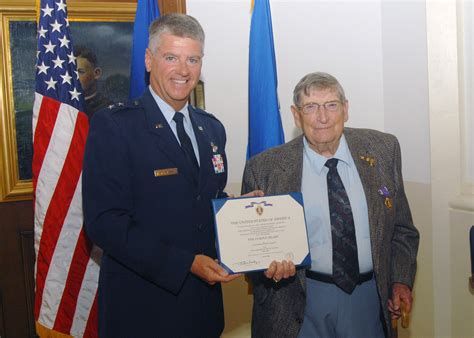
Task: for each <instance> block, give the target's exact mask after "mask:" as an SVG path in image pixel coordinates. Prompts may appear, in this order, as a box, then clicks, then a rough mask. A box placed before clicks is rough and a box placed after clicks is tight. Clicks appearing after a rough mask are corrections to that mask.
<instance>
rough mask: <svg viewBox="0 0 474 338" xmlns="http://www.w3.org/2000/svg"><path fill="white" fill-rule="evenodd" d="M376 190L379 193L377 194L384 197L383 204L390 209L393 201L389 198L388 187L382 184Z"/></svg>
mask: <svg viewBox="0 0 474 338" xmlns="http://www.w3.org/2000/svg"><path fill="white" fill-rule="evenodd" d="M377 192H378V193H379V195H381V196H382V197H384V201H383V203H384V204H385V207H387V208H388V209H392V207H393V203H392V199H391V198H390V191H388V188H387V187H386V186H383V187H381V188H380V189H379V190H377Z"/></svg>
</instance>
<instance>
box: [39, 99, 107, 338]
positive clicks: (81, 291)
mask: <svg viewBox="0 0 474 338" xmlns="http://www.w3.org/2000/svg"><path fill="white" fill-rule="evenodd" d="M88 128H89V123H88V120H87V116H86V115H85V114H84V113H83V112H80V111H78V110H77V109H76V108H74V107H72V106H70V105H68V104H65V103H61V102H58V101H56V100H54V99H51V98H49V97H46V96H42V95H40V94H38V93H36V94H35V103H34V107H33V146H34V155H33V186H34V191H35V194H34V197H35V204H34V209H35V216H34V220H35V252H36V257H37V260H36V265H35V273H36V297H35V318H36V320H37V321H38V322H39V323H40V324H42V325H43V326H45V327H47V328H51V329H54V330H56V331H59V332H63V333H68V334H70V335H72V336H74V337H83V336H84V337H96V336H97V309H96V306H97V300H96V293H97V284H98V276H99V261H100V250H98V249H97V248H93V246H92V244H91V243H90V241H89V240H88V239H87V238H86V236H85V233H84V229H83V214H82V192H81V174H82V161H83V155H84V148H85V143H86V137H87V132H88ZM88 330H89V331H88Z"/></svg>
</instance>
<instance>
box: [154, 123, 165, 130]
mask: <svg viewBox="0 0 474 338" xmlns="http://www.w3.org/2000/svg"><path fill="white" fill-rule="evenodd" d="M161 128H163V125H162V124H161V123H157V124H155V129H161Z"/></svg>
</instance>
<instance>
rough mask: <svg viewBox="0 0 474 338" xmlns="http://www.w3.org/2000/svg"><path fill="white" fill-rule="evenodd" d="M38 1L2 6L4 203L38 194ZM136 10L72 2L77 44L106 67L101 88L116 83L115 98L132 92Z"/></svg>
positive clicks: (0, 179)
mask: <svg viewBox="0 0 474 338" xmlns="http://www.w3.org/2000/svg"><path fill="white" fill-rule="evenodd" d="M35 6H36V4H35V0H3V1H2V4H1V5H0V27H1V28H0V32H1V35H0V81H1V82H0V137H1V141H0V142H1V144H0V202H9V201H19V200H28V199H32V197H33V194H32V192H33V183H32V178H31V159H32V139H31V137H32V136H31V135H32V131H31V128H32V123H31V115H32V106H33V101H34V88H35V72H36V69H35V57H36V54H35V51H36V7H35ZM135 9H136V2H109V1H106V2H105V1H104V2H82V1H81V2H77V1H71V0H70V1H68V18H69V21H70V25H71V36H72V39H73V44H74V47H76V46H78V45H82V46H86V47H88V48H91V49H93V50H94V51H95V52H96V54H97V59H98V61H99V62H98V63H99V66H100V67H101V68H102V70H103V75H102V78H103V83H102V84H101V83H100V80H99V84H98V86H99V90H100V89H101V88H102V89H107V88H108V87H107V86H110V85H111V84H112V87H111V88H109V92H111V93H114V95H115V96H114V97H111V99H112V100H114V101H121V100H125V99H126V98H127V97H121V96H120V95H117V92H119V93H121V95H122V96H125V95H126V96H128V87H126V86H128V84H129V72H130V58H131V53H130V52H127V50H126V48H127V46H128V48H129V50H131V44H132V40H131V39H132V34H133V21H134V19H135ZM91 31H93V32H94V34H91V33H90V32H91ZM91 36H93V37H94V38H93V39H90V37H91ZM127 39H128V40H127ZM117 56H120V57H117ZM127 57H128V60H127ZM30 65H31V67H30ZM111 77H113V79H112V80H110V81H108V82H107V80H109V79H110V78H111Z"/></svg>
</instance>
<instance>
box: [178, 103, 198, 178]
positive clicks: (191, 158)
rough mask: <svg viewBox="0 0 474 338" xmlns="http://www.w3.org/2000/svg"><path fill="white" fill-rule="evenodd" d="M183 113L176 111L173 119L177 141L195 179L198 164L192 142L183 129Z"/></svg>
mask: <svg viewBox="0 0 474 338" xmlns="http://www.w3.org/2000/svg"><path fill="white" fill-rule="evenodd" d="M183 118H184V115H183V113H181V112H179V111H178V112H176V113H175V114H174V117H173V120H174V121H175V122H176V131H177V132H178V139H179V143H181V149H182V150H183V152H184V155H185V156H186V159H187V160H188V162H189V165H190V166H191V167H192V169H193V170H192V171H193V174H195V179H196V180H197V176H198V175H197V174H198V172H199V164H198V161H197V159H196V154H195V153H194V148H193V144H192V143H191V139H190V138H189V136H188V134H187V133H186V131H185V130H184V124H183Z"/></svg>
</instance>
